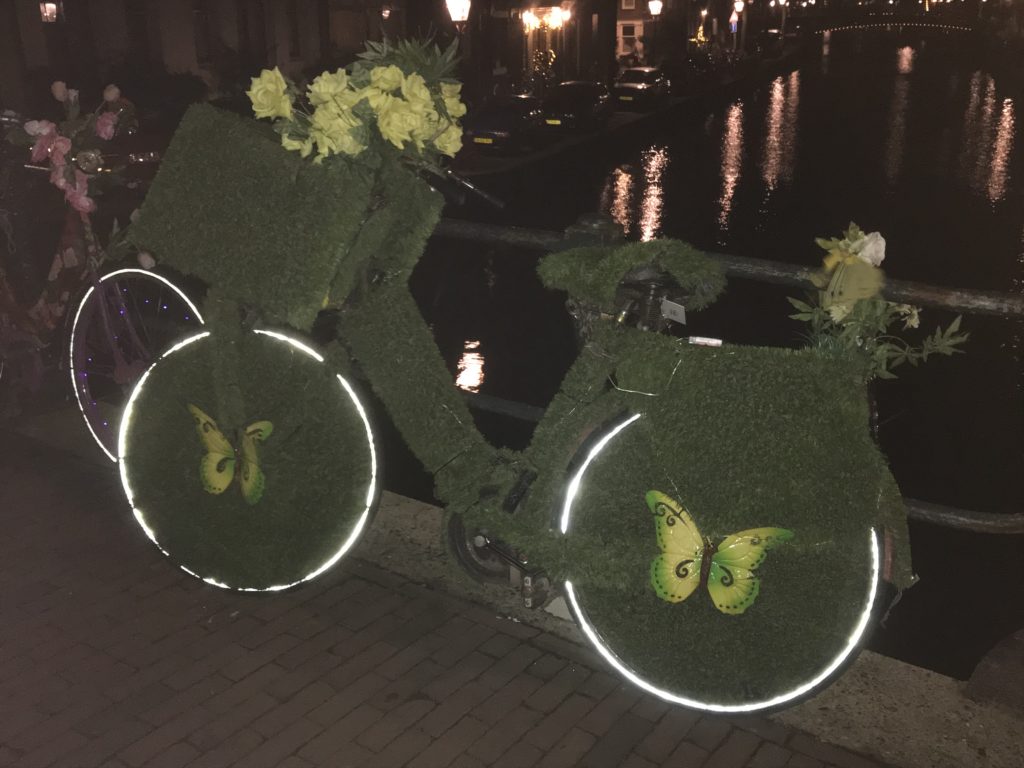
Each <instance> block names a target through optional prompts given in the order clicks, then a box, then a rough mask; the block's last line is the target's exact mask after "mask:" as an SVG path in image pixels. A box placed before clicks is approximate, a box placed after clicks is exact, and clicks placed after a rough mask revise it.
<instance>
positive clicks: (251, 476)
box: [239, 421, 274, 505]
mask: <svg viewBox="0 0 1024 768" xmlns="http://www.w3.org/2000/svg"><path fill="white" fill-rule="evenodd" d="M273 430H274V425H273V424H271V423H270V422H269V421H257V422H254V423H252V424H250V425H249V426H248V427H246V428H245V432H244V433H242V441H241V445H242V450H241V454H242V457H241V458H242V464H241V472H240V475H241V476H240V479H239V483H240V485H241V488H242V498H244V499H245V501H246V503H247V504H249V505H253V504H256V503H257V502H258V501H259V500H260V499H261V498H263V491H264V489H265V488H266V478H265V477H264V475H263V470H262V469H261V468H260V456H259V451H258V450H257V447H256V444H257V443H261V442H263V441H264V440H266V439H267V438H268V437H270V433H271V432H273Z"/></svg>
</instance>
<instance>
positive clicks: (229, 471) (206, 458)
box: [188, 403, 274, 506]
mask: <svg viewBox="0 0 1024 768" xmlns="http://www.w3.org/2000/svg"><path fill="white" fill-rule="evenodd" d="M188 410H189V412H190V413H191V414H192V418H193V419H195V422H196V432H198V433H199V439H200V440H202V442H203V448H205V449H206V453H205V454H204V455H203V458H202V460H201V461H200V462H199V479H200V480H201V481H202V483H203V488H204V489H205V490H206V492H207V493H212V494H214V495H218V494H221V493H224V491H226V490H227V488H228V486H229V485H231V481H232V480H234V479H235V477H238V486H239V488H240V489H241V491H242V498H243V499H245V501H246V503H247V504H249V505H250V506H251V505H253V504H256V503H257V502H258V501H259V500H260V499H261V498H262V497H263V489H264V487H265V486H266V479H265V478H264V476H263V470H262V469H260V458H259V452H258V451H257V449H256V445H257V443H262V442H265V441H266V440H267V438H268V437H270V434H271V432H273V431H274V425H273V424H271V423H270V422H269V421H254V422H253V423H252V424H250V425H249V426H247V427H246V428H245V429H244V430H242V433H241V435H240V440H239V445H240V446H241V448H240V449H239V450H235V447H234V446H233V445H232V444H231V442H230V441H229V440H228V439H227V438H226V437H224V433H223V432H221V431H220V429H219V428H218V427H217V422H215V421H214V420H213V419H211V418H210V417H209V416H207V415H206V414H205V413H204V412H203V411H202V410H201V409H200V408H197V407H196V406H194V405H192V404H191V403H189V406H188Z"/></svg>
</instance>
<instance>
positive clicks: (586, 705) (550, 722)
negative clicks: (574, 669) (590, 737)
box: [524, 695, 594, 751]
mask: <svg viewBox="0 0 1024 768" xmlns="http://www.w3.org/2000/svg"><path fill="white" fill-rule="evenodd" d="M593 708H594V701H593V699H588V698H587V697H585V696H578V695H573V696H570V697H569V698H567V699H566V700H565V701H563V702H562V703H561V704H560V705H559V706H558V708H557V709H556V710H555V711H554V712H552V713H551V714H550V715H548V716H547V717H545V718H544V719H543V720H541V722H540V724H539V725H537V727H536V728H534V729H533V730H532V731H530V732H529V733H527V734H526V736H525V737H524V738H525V739H526V741H528V742H529V743H531V744H533V745H534V746H536V747H539V748H540V749H541V750H543V751H547V750H549V749H551V747H552V746H554V744H555V743H556V742H557V741H558V740H559V739H560V738H561V737H562V735H563V734H565V733H566V732H568V731H569V730H570V729H571V728H572V727H573V726H575V725H576V724H577V723H579V722H580V721H581V720H582V719H583V718H584V717H586V716H587V714H588V713H590V712H591V711H593Z"/></svg>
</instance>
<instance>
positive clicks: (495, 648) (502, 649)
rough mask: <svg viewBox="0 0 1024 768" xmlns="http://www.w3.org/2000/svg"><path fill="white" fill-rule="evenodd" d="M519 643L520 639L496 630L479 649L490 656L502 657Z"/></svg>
mask: <svg viewBox="0 0 1024 768" xmlns="http://www.w3.org/2000/svg"><path fill="white" fill-rule="evenodd" d="M518 645H519V640H517V639H516V638H514V637H512V636H511V635H506V634H504V633H503V632H496V633H494V634H493V635H492V636H491V637H489V638H488V639H487V640H486V641H485V642H483V643H481V644H480V648H479V650H480V652H481V653H486V654H487V655H488V656H493V657H494V658H496V659H500V658H502V657H503V656H504V655H505V654H507V653H509V652H510V651H511V650H512V649H513V648H515V647H516V646H518Z"/></svg>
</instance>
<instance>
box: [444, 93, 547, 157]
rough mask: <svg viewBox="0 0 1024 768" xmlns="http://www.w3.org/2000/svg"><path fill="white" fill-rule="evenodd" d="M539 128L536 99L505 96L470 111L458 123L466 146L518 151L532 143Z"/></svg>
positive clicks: (539, 118) (539, 113) (539, 114)
mask: <svg viewBox="0 0 1024 768" xmlns="http://www.w3.org/2000/svg"><path fill="white" fill-rule="evenodd" d="M541 125H542V123H541V111H540V99H538V98H535V97H533V96H506V97H503V98H496V99H492V100H490V101H488V102H486V103H484V105H483V106H482V107H480V109H478V110H470V112H469V114H467V115H466V117H465V119H464V120H463V121H462V130H463V133H464V134H465V136H466V140H467V142H468V143H470V144H474V145H477V146H481V147H486V148H488V149H496V150H509V151H519V150H523V149H527V148H528V147H529V146H530V145H531V144H532V143H533V141H534V139H535V138H536V135H537V131H538V129H539V128H540V126H541Z"/></svg>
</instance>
